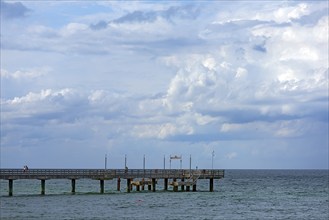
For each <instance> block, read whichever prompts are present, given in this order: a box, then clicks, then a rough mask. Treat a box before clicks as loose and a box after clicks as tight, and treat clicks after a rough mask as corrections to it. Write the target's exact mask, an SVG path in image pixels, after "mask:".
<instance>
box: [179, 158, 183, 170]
mask: <svg viewBox="0 0 329 220" xmlns="http://www.w3.org/2000/svg"><path fill="white" fill-rule="evenodd" d="M182 158H183V157H182V155H180V169H182V164H183V159H182Z"/></svg>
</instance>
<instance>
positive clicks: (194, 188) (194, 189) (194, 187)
mask: <svg viewBox="0 0 329 220" xmlns="http://www.w3.org/2000/svg"><path fill="white" fill-rule="evenodd" d="M192 190H193V192H196V183H195V184H194V185H193V189H192Z"/></svg>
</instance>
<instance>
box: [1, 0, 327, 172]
mask: <svg viewBox="0 0 329 220" xmlns="http://www.w3.org/2000/svg"><path fill="white" fill-rule="evenodd" d="M58 4H59V6H58V7H59V8H60V5H64V6H65V4H66V3H65V4H64V3H58ZM74 4H78V3H74ZM84 4H87V3H84ZM99 4H102V5H104V4H105V5H106V7H109V8H107V10H104V11H111V13H109V14H108V15H105V14H104V13H105V12H103V11H102V13H99V12H97V13H95V11H93V10H95V8H94V9H93V10H91V9H90V10H91V11H88V10H89V9H86V11H84V10H82V11H81V15H80V14H79V15H76V14H70V13H68V14H70V15H67V17H66V20H65V22H64V21H62V22H61V24H64V25H59V26H56V25H49V24H48V23H47V22H43V21H41V20H34V21H35V22H33V24H32V23H28V24H24V26H23V25H22V24H19V23H17V25H16V26H15V27H14V26H10V27H9V26H8V25H7V26H5V30H6V31H5V32H4V33H3V36H2V47H1V50H2V53H3V54H5V55H6V56H4V62H3V63H2V66H1V80H2V82H3V88H2V93H3V94H2V96H1V117H2V121H1V123H2V133H1V142H2V144H3V146H4V147H2V149H6V152H7V155H10V153H8V152H9V151H10V149H11V147H14V148H12V149H25V148H31V151H32V149H34V148H35V147H36V148H38V149H39V150H41V149H43V150H44V151H46V149H50V148H51V149H52V150H53V149H55V148H57V147H58V152H60V153H57V155H67V151H69V149H72V148H73V147H76V148H77V149H75V150H79V152H84V153H88V156H89V155H92V157H93V159H95V160H97V153H99V152H104V151H106V150H108V149H110V150H111V152H113V154H117V156H118V155H119V154H122V155H124V154H125V153H127V152H132V154H134V156H135V154H136V155H137V154H138V153H141V152H142V151H144V152H145V151H148V152H152V155H153V156H154V155H156V154H161V155H162V154H169V153H172V152H173V151H175V152H176V151H178V153H180V152H183V153H184V152H185V153H186V152H194V153H195V155H198V157H200V160H202V161H207V158H208V159H209V155H210V153H211V152H212V150H214V148H216V154H217V152H218V154H217V155H219V156H218V158H219V159H220V160H221V161H222V162H221V163H223V165H225V164H226V165H227V166H230V167H236V166H237V165H234V164H233V163H231V162H230V161H231V160H232V159H235V160H232V161H234V162H239V164H243V163H244V162H246V161H247V160H246V159H244V158H243V157H241V156H240V155H246V157H247V156H252V157H253V159H255V160H256V159H258V160H257V161H258V162H257V163H258V164H262V162H264V160H265V159H264V158H263V159H259V157H261V156H264V155H265V156H268V155H270V156H268V157H280V158H281V155H285V153H287V155H290V157H294V156H293V155H295V153H296V152H313V151H312V149H313V148H316V149H317V150H318V151H317V152H318V153H314V154H312V155H315V156H314V158H315V157H319V155H324V154H325V153H326V152H327V151H326V149H327V145H326V144H327V140H326V138H327V137H328V136H327V131H328V62H327V60H328V50H327V49H328V41H327V39H328V31H327V30H328V15H327V14H326V13H324V9H323V7H324V6H325V4H323V3H322V2H314V3H313V2H312V3H310V2H306V3H301V2H289V3H288V4H287V3H285V4H283V3H282V2H272V3H269V4H265V5H264V4H249V3H246V2H233V3H223V2H207V4H203V5H202V7H201V6H200V5H198V4H194V3H192V4H189V5H186V4H181V3H177V2H169V3H166V4H162V3H157V4H154V3H150V2H133V3H132V2H130V3H129V5H130V6H129V5H127V4H126V3H124V2H123V3H117V2H97V3H96V5H97V7H99ZM116 4H119V5H120V7H113V9H112V6H113V5H116ZM26 5H28V6H29V8H30V7H31V6H33V4H32V5H31V4H27V3H26ZM153 6H154V7H153ZM97 7H96V8H97ZM325 7H326V8H327V6H325ZM33 9H34V8H33ZM57 9H58V8H57ZM102 9H103V8H102ZM50 11H51V10H50ZM57 11H60V10H57ZM112 12H113V14H112ZM84 13H85V14H84ZM29 19H32V20H33V19H36V17H33V16H32V15H31V18H29ZM191 23H193V25H191ZM20 25H21V26H20ZM40 63H42V65H40ZM315 143H316V144H315ZM315 145H316V146H315ZM17 146H18V147H17ZM178 146H179V147H178ZM205 146H206V147H205ZM210 146H211V147H210ZM297 146H298V147H297ZM207 147H208V148H209V149H210V148H211V149H210V151H209V150H208V151H209V152H210V153H209V152H208V151H207V153H204V154H200V149H201V151H202V149H204V148H207ZM95 149H97V150H95ZM25 151H27V150H25ZM53 151H54V152H55V150H53ZM93 151H94V152H93ZM253 152H254V154H253ZM255 152H260V153H259V154H257V153H255ZM272 153H273V155H275V156H273V155H271V154H272ZM101 154H102V156H101V157H103V153H101ZM206 154H207V155H206ZM237 155H239V157H238V156H237ZM303 155H304V154H303ZM305 155H306V153H305ZM305 155H304V156H305ZM118 157H119V156H118ZM287 157H288V156H287ZM301 157H302V156H301ZM305 157H307V156H305ZM86 158H87V156H86ZM314 158H313V159H314ZM299 159H301V158H299ZM296 160H297V159H296ZM68 161H69V160H68ZM321 161H324V160H323V159H321ZM7 162H8V160H7ZM7 162H6V163H7ZM255 163H256V162H255ZM95 164H96V162H95V163H94V166H96V165H95ZM203 164H206V162H204V163H203ZM273 164H275V163H273ZM200 167H201V166H200Z"/></svg>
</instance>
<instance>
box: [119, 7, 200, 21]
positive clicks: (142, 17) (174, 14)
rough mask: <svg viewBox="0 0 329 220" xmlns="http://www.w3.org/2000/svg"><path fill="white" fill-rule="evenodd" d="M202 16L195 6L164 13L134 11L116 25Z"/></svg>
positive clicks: (172, 8)
mask: <svg viewBox="0 0 329 220" xmlns="http://www.w3.org/2000/svg"><path fill="white" fill-rule="evenodd" d="M199 14H200V9H199V8H198V7H196V6H193V5H186V6H179V7H174V6H172V7H170V8H168V9H167V10H162V11H134V12H131V13H128V14H126V15H124V16H122V17H120V18H118V19H115V20H114V21H113V22H115V23H134V22H154V21H155V20H156V19H157V18H159V17H161V18H165V19H166V20H168V21H171V22H173V19H174V18H179V19H196V18H197V17H198V16H199Z"/></svg>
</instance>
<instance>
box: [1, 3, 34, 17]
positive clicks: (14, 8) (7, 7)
mask: <svg viewBox="0 0 329 220" xmlns="http://www.w3.org/2000/svg"><path fill="white" fill-rule="evenodd" d="M0 8H1V18H4V19H15V18H22V17H25V16H27V15H28V13H29V12H30V11H31V10H30V9H28V8H27V7H25V6H24V5H23V4H22V3H21V2H14V3H7V2H3V1H1V7H0Z"/></svg>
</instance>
